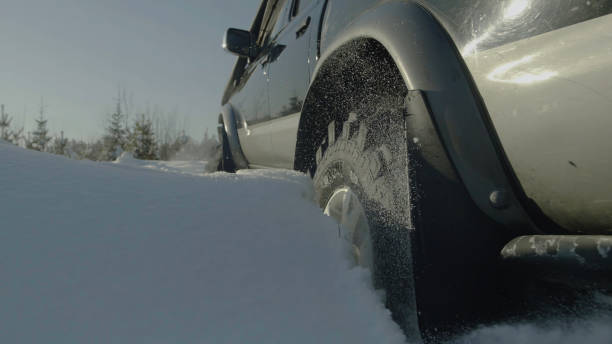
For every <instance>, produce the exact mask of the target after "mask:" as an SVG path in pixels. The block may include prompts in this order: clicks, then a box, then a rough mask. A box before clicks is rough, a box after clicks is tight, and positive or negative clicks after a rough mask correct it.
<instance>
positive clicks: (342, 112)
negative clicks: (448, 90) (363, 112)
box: [294, 38, 407, 175]
mask: <svg viewBox="0 0 612 344" xmlns="http://www.w3.org/2000/svg"><path fill="white" fill-rule="evenodd" d="M406 92H407V87H406V85H405V83H404V81H403V79H402V77H401V74H400V72H399V70H398V69H397V66H396V65H395V62H394V61H393V58H392V57H391V55H390V54H389V52H388V51H387V50H386V49H385V47H384V46H383V45H382V44H381V43H380V42H378V41H376V40H374V39H369V38H362V39H357V40H354V41H351V42H349V43H347V44H345V45H343V46H342V47H340V48H339V49H337V50H336V51H335V52H334V53H333V54H332V55H331V56H330V57H329V58H327V59H326V60H325V62H324V65H323V66H321V69H320V70H319V73H318V74H317V77H316V79H315V81H314V82H313V83H312V85H311V87H310V90H309V92H308V96H307V97H306V101H305V102H304V107H303V108H302V115H301V119H300V124H299V128H298V135H297V143H296V152H295V163H294V168H295V169H296V170H298V171H301V172H310V173H311V175H312V174H314V171H315V170H316V162H315V153H316V149H317V147H318V146H319V145H320V144H321V142H322V141H323V139H324V138H325V136H326V135H327V127H328V125H329V123H331V122H332V121H336V122H339V123H341V122H343V121H345V120H346V118H347V116H348V114H349V113H350V112H352V111H357V110H359V109H361V108H363V107H365V106H367V105H368V104H375V103H376V102H375V100H377V99H380V98H381V97H385V96H391V95H393V96H404V95H405V94H406ZM337 127H338V129H340V126H337Z"/></svg>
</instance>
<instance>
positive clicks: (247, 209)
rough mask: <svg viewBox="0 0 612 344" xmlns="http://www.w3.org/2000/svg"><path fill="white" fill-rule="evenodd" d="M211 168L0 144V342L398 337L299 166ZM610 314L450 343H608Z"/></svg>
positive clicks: (486, 332) (508, 328) (509, 328)
mask: <svg viewBox="0 0 612 344" xmlns="http://www.w3.org/2000/svg"><path fill="white" fill-rule="evenodd" d="M205 167H206V166H205V163H204V162H143V161H138V160H135V159H133V158H131V157H130V156H123V157H122V158H121V159H120V160H119V161H118V162H116V163H95V162H89V161H74V160H69V159H66V158H63V157H58V156H53V155H50V154H43V153H38V152H34V151H28V150H24V149H20V148H17V147H15V146H12V145H10V144H6V143H0V196H1V197H0V343H402V342H404V336H403V335H402V334H401V331H400V330H399V328H398V327H397V326H396V325H395V324H394V323H393V322H392V321H391V319H390V314H389V312H388V311H387V310H386V309H385V308H384V307H383V305H382V303H381V301H380V300H379V297H378V296H377V294H376V292H375V291H373V290H372V288H371V287H370V283H369V278H370V277H369V275H368V273H367V272H366V271H364V270H362V269H360V268H358V267H352V266H351V264H350V263H349V259H348V258H347V257H348V256H349V254H348V251H347V250H348V249H347V248H346V247H345V246H344V244H343V243H342V242H341V241H340V240H339V239H338V235H337V226H336V224H335V223H334V222H333V221H332V220H331V219H329V218H327V217H325V216H323V215H322V214H321V211H320V210H319V209H318V208H317V207H316V206H315V205H314V204H313V202H312V201H311V200H312V197H313V190H312V186H311V183H310V180H309V179H308V178H307V177H306V176H303V175H300V174H297V173H294V172H288V171H245V172H240V173H239V174H236V175H231V174H222V173H213V174H204V173H203V170H204V168H205ZM606 302H609V299H608V300H606ZM611 323H612V322H611V321H610V319H609V318H608V319H606V318H603V317H602V318H597V319H589V320H580V321H575V322H571V324H570V325H567V324H566V323H563V324H561V323H559V324H557V325H554V324H553V325H550V326H547V327H543V326H537V325H534V324H519V325H499V326H494V327H487V328H482V329H479V330H477V331H474V332H473V333H470V334H468V335H466V336H465V337H463V338H460V339H459V340H458V341H457V343H580V344H594V343H611V342H612V325H611Z"/></svg>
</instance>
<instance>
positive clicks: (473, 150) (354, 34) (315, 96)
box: [294, 1, 540, 233]
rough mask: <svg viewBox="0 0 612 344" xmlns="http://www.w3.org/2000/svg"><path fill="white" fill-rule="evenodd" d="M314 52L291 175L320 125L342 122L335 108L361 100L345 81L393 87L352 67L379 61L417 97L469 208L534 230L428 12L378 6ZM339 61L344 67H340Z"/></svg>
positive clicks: (452, 50) (452, 49) (450, 47)
mask: <svg viewBox="0 0 612 344" xmlns="http://www.w3.org/2000/svg"><path fill="white" fill-rule="evenodd" d="M326 17H327V14H326ZM381 18H384V21H383V20H381ZM323 26H325V25H323ZM321 47H322V54H321V56H320V58H319V61H318V64H317V66H316V67H315V70H314V73H313V78H312V82H311V87H310V89H309V92H308V95H307V97H306V99H305V102H304V107H303V110H302V116H301V119H300V124H299V128H298V135H297V143H296V152H295V164H294V167H295V169H296V170H299V171H302V172H308V171H309V170H310V169H312V168H313V167H314V159H315V158H314V155H315V151H316V147H317V145H318V144H319V143H320V142H321V139H322V137H324V135H325V134H326V130H327V124H328V123H329V122H330V121H331V120H334V119H335V120H342V119H341V118H336V117H335V116H337V115H338V113H343V111H339V112H338V111H335V108H337V107H338V106H345V110H348V109H346V106H347V105H351V104H350V102H351V101H354V100H358V99H359V97H360V96H361V95H360V94H359V92H354V87H353V86H351V85H349V84H347V81H349V82H350V81H353V80H356V79H357V80H359V78H361V80H365V81H369V83H368V86H370V85H377V84H378V85H387V86H392V84H393V82H395V81H396V80H395V79H393V78H391V79H390V80H383V81H382V82H380V81H378V82H377V81H372V80H370V78H371V77H372V76H373V75H371V74H367V72H368V71H367V70H366V71H365V72H366V74H365V75H364V74H362V73H364V70H363V69H362V70H359V67H360V66H359V64H356V63H351V62H359V61H366V62H369V61H372V57H382V59H381V60H379V61H381V63H382V64H383V65H384V64H386V63H392V64H393V65H394V67H395V68H396V71H398V72H399V77H400V80H401V82H402V85H403V86H404V87H405V88H407V89H408V90H420V91H421V93H422V94H423V97H424V103H425V106H424V109H425V110H424V112H426V113H422V114H418V116H428V117H431V119H430V120H431V122H432V123H433V126H434V127H435V131H436V132H437V134H438V136H439V139H440V141H441V142H442V146H443V150H444V151H445V153H446V154H447V155H448V158H449V160H450V161H451V162H452V165H453V168H454V170H455V171H456V172H457V175H458V176H459V178H460V179H461V181H462V183H463V184H464V185H465V187H466V188H467V190H468V192H469V194H470V196H471V198H472V199H473V201H474V202H475V203H476V205H477V206H478V207H479V208H480V209H481V210H482V211H483V212H484V213H485V214H487V215H488V216H489V217H491V218H492V219H494V220H496V221H497V222H499V223H501V224H503V225H505V226H506V227H509V228H514V229H516V230H517V231H518V232H521V233H523V232H531V233H533V232H534V231H535V232H539V231H540V230H539V229H538V226H537V225H536V224H535V223H534V222H533V221H532V219H531V217H530V216H529V215H528V213H527V211H526V210H525V202H528V201H529V200H528V199H527V198H526V196H525V195H524V193H523V192H522V189H521V188H520V185H519V184H518V181H517V180H516V177H515V176H514V173H513V171H512V170H511V167H510V166H509V164H508V163H507V159H506V158H505V154H504V152H503V149H502V147H501V145H500V144H499V140H498V139H497V136H496V133H495V131H494V129H493V127H492V125H491V123H490V120H489V119H488V114H487V112H486V109H485V107H484V104H483V102H482V100H481V98H480V96H479V93H478V90H477V89H476V88H475V86H474V83H473V81H472V79H471V75H470V74H469V71H468V70H467V68H466V66H465V64H464V63H463V60H462V58H461V57H460V54H459V52H458V50H457V48H456V46H455V45H454V43H453V42H452V40H451V38H450V36H449V35H448V33H447V32H446V31H445V30H444V29H443V28H442V26H441V25H440V23H439V22H438V21H437V20H436V19H435V18H434V16H433V15H432V14H431V13H430V12H429V11H428V10H427V9H425V8H424V7H422V6H421V5H419V4H417V3H415V2H408V1H405V2H399V1H396V2H383V3H382V4H379V5H377V6H376V7H374V8H371V9H368V10H366V11H364V12H363V13H362V14H361V15H360V16H359V17H357V18H355V19H354V20H353V21H352V22H351V23H350V24H349V25H348V26H346V27H345V28H344V29H343V30H342V31H341V32H338V33H333V32H332V33H329V31H328V33H327V34H326V35H323V39H322V42H321ZM363 47H366V49H360V48H363ZM346 57H348V58H349V63H346V61H342V58H346ZM366 69H367V68H366ZM369 71H372V70H371V69H370V70H369ZM385 76H386V75H385ZM374 77H378V78H380V75H374ZM336 78H339V80H338V79H336ZM393 87H397V85H395V86H393ZM339 94H342V96H339ZM338 101H339V102H340V104H339V105H338ZM410 134H411V135H418V134H419V133H418V132H416V133H410ZM421 134H422V133H421ZM410 138H411V137H410V136H409V139H410ZM412 139H414V140H419V139H420V138H419V137H418V136H413V137H412ZM438 153H439V152H438Z"/></svg>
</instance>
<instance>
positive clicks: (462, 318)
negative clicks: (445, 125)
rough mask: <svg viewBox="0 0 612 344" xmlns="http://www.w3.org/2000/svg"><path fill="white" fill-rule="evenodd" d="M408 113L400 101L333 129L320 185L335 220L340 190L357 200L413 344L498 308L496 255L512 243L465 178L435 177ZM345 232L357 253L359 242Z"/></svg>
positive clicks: (319, 169) (381, 285)
mask: <svg viewBox="0 0 612 344" xmlns="http://www.w3.org/2000/svg"><path fill="white" fill-rule="evenodd" d="M403 109H404V106H403V98H393V97H387V98H383V99H381V100H379V101H377V102H376V104H375V105H373V106H366V107H364V108H362V109H361V110H359V111H355V112H353V113H350V114H349V115H348V116H345V118H346V120H344V121H342V122H339V123H337V122H335V121H334V122H332V123H330V124H329V127H328V135H327V137H326V138H325V139H324V140H323V142H322V144H321V145H320V146H319V148H318V150H317V152H316V167H315V168H316V169H315V172H314V176H313V181H314V186H315V191H316V201H317V202H318V204H319V205H320V206H321V208H323V209H326V212H327V213H328V214H331V215H334V214H333V213H334V212H333V211H331V210H330V207H331V206H332V203H334V202H335V201H334V197H335V195H338V193H342V192H346V190H349V191H350V193H349V194H350V195H355V196H356V198H357V199H358V201H359V202H358V203H359V204H360V205H361V206H362V208H363V212H364V214H365V218H366V219H367V224H368V235H369V239H370V241H371V246H372V257H373V262H372V268H371V269H372V271H371V272H372V278H373V284H374V287H375V288H377V289H381V290H383V291H384V295H385V303H386V306H387V307H388V308H389V309H390V310H391V313H392V316H393V319H394V320H395V321H396V322H397V323H398V324H399V325H400V327H402V329H403V330H404V332H405V333H406V335H407V337H408V339H409V341H411V340H413V339H415V340H419V339H423V340H426V341H436V342H437V341H439V340H441V338H448V337H449V336H450V335H452V334H456V333H457V332H458V331H460V329H464V328H465V326H469V325H468V324H469V323H470V321H473V322H475V323H477V324H478V323H482V321H484V320H483V319H489V317H490V316H491V314H493V313H492V312H494V311H495V308H498V306H499V305H500V302H502V301H501V300H500V299H499V297H498V296H499V294H498V293H497V291H498V281H499V278H498V276H497V275H498V272H497V271H498V270H499V269H498V265H497V264H498V261H497V259H498V253H499V250H500V249H501V247H503V244H504V242H505V241H504V238H503V235H498V233H501V232H496V231H497V230H498V229H499V226H497V225H496V224H494V223H493V222H492V221H491V220H489V219H488V218H487V217H485V216H484V215H483V214H482V213H481V212H480V211H479V209H477V207H476V206H475V205H474V203H473V202H472V200H471V198H470V197H469V195H468V193H467V190H465V188H464V187H463V185H462V184H461V182H460V181H459V178H456V176H454V177H452V178H448V173H447V174H446V175H443V174H441V173H439V172H437V171H436V170H435V168H432V166H430V165H429V164H428V163H427V161H425V160H424V159H423V158H422V155H421V152H420V151H419V146H418V144H417V143H416V142H414V144H413V142H412V140H410V141H409V140H408V132H409V131H408V128H407V125H408V123H409V120H408V119H407V118H408V116H407V115H406V114H405V112H404V110H403ZM432 128H433V126H432ZM432 132H433V134H434V135H435V131H434V130H433V129H432ZM436 138H437V135H436ZM436 142H438V141H437V140H436ZM438 148H439V150H440V151H439V152H438V153H440V152H441V153H440V154H439V155H441V156H445V151H444V150H443V148H441V145H440V147H438ZM438 158H439V157H438ZM449 166H451V165H450V163H449ZM450 173H454V170H453V171H451V172H450ZM337 213H338V212H336V214H335V215H336V216H334V217H335V218H336V219H337V220H338V221H340V222H341V223H342V219H340V218H339V217H341V216H338V214H337ZM346 231H347V232H349V234H348V235H345V237H346V238H347V240H349V242H351V244H353V246H354V247H357V246H359V245H361V241H362V239H360V242H359V243H357V242H356V239H355V237H356V236H358V235H354V234H355V233H351V231H352V229H350V228H349V229H347V230H346ZM491 233H492V234H491ZM470 236H473V238H472V237H470ZM358 256H359V254H356V258H358ZM357 261H358V262H359V263H362V262H360V261H359V260H357ZM361 265H367V264H361ZM366 267H367V266H366Z"/></svg>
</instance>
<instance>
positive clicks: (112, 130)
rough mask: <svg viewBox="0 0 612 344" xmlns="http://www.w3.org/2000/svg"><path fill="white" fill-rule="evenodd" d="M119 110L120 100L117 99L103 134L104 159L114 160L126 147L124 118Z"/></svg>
mask: <svg viewBox="0 0 612 344" xmlns="http://www.w3.org/2000/svg"><path fill="white" fill-rule="evenodd" d="M124 117H125V116H124V115H123V112H122V111H121V101H120V100H119V99H118V100H117V108H116V110H115V112H113V113H112V114H111V117H110V121H109V125H108V127H106V135H105V136H104V150H105V153H106V160H116V159H117V158H118V157H119V156H120V155H121V153H122V152H123V151H124V150H126V148H127V131H126V129H125V128H124V127H123V123H124V119H125V118H124Z"/></svg>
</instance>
